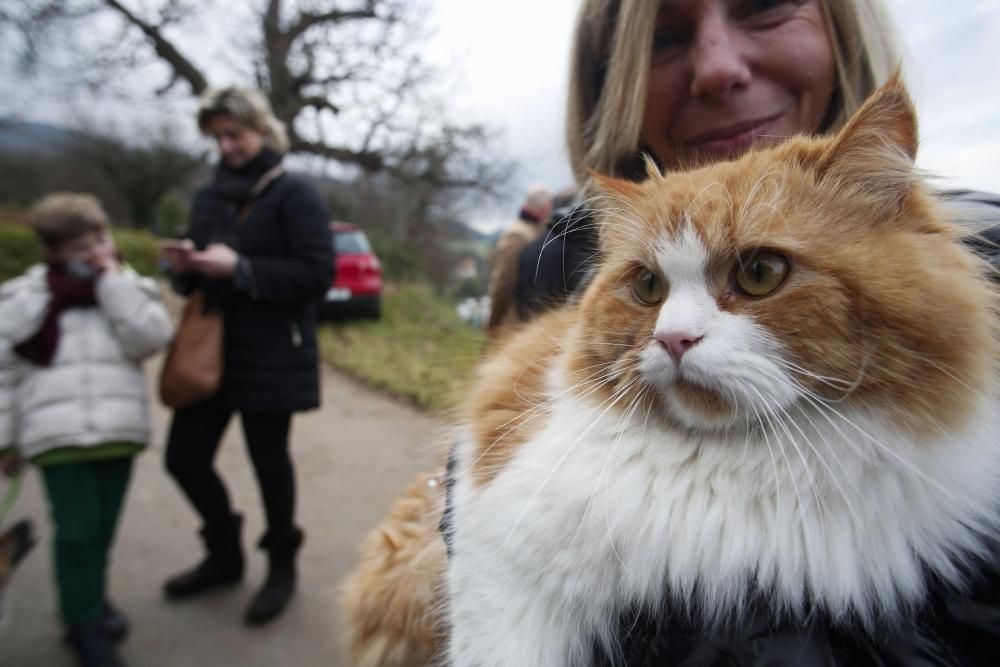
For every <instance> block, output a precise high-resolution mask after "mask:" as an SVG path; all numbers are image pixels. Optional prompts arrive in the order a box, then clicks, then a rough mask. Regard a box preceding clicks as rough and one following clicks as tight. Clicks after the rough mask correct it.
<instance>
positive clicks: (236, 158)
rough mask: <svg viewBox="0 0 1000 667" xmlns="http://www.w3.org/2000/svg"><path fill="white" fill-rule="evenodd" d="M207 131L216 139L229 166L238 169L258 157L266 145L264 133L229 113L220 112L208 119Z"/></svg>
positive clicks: (224, 160)
mask: <svg viewBox="0 0 1000 667" xmlns="http://www.w3.org/2000/svg"><path fill="white" fill-rule="evenodd" d="M205 130H206V133H207V134H209V135H211V136H212V138H213V139H215V144H216V145H217V146H218V147H219V155H220V156H221V157H222V161H223V163H225V165H226V166H227V167H230V168H233V169H238V168H239V167H242V166H243V165H245V164H246V163H247V162H249V161H250V160H252V159H254V158H255V157H257V154H258V153H260V150H261V149H262V148H263V147H264V139H265V137H264V135H263V134H262V133H261V132H258V131H257V130H254V129H251V128H249V127H247V126H246V125H244V124H243V123H241V122H240V121H238V120H236V119H235V118H233V117H232V116H230V115H229V114H225V113H220V114H215V115H214V116H212V117H210V118H209V119H208V122H207V123H206V124H205Z"/></svg>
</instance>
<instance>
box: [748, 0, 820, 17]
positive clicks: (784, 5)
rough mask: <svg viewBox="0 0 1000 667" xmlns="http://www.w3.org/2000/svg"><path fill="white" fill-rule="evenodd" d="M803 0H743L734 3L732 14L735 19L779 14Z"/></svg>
mask: <svg viewBox="0 0 1000 667" xmlns="http://www.w3.org/2000/svg"><path fill="white" fill-rule="evenodd" d="M802 2H803V0H744V1H743V2H739V3H737V5H736V8H735V9H734V10H733V16H734V17H735V18H737V19H752V18H757V17H764V16H768V15H772V14H780V13H781V12H782V11H783V10H787V9H794V8H795V7H797V6H798V5H801V4H802Z"/></svg>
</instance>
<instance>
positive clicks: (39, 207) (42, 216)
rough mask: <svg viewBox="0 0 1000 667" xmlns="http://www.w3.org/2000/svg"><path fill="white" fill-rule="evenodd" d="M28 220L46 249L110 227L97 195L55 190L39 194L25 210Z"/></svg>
mask: <svg viewBox="0 0 1000 667" xmlns="http://www.w3.org/2000/svg"><path fill="white" fill-rule="evenodd" d="M28 223H29V224H30V225H31V227H32V229H34V230H35V233H36V234H37V235H38V238H39V239H41V241H42V243H44V244H45V245H46V246H47V247H49V248H57V247H59V246H60V245H62V244H63V243H66V242H67V241H72V240H73V239H76V238H79V237H81V236H83V235H84V234H88V233H90V232H103V231H105V230H107V229H108V228H109V227H110V226H111V221H110V220H109V219H108V214H107V213H105V212H104V208H103V207H102V206H101V203H100V202H99V201H97V198H96V197H94V196H93V195H88V194H77V193H73V192H56V193H53V194H50V195H46V196H44V197H42V198H41V199H40V200H39V201H38V202H37V203H36V204H35V205H34V206H32V207H31V210H30V211H29V212H28Z"/></svg>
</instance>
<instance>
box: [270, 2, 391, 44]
mask: <svg viewBox="0 0 1000 667" xmlns="http://www.w3.org/2000/svg"><path fill="white" fill-rule="evenodd" d="M373 18H376V15H375V0H368V3H367V6H366V7H365V9H351V10H341V9H334V10H331V11H328V12H315V13H313V12H303V13H302V15H301V16H299V20H298V21H296V22H295V24H294V25H292V27H291V28H289V29H288V32H287V33H286V34H287V35H288V41H289V42H294V41H295V40H296V39H298V38H299V37H301V36H302V34H303V33H305V32H306V31H307V30H309V29H310V28H312V27H313V26H317V25H323V24H325V23H343V22H344V21H355V20H359V19H373Z"/></svg>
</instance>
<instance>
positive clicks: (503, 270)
mask: <svg viewBox="0 0 1000 667" xmlns="http://www.w3.org/2000/svg"><path fill="white" fill-rule="evenodd" d="M551 214H552V194H551V193H550V192H549V191H548V190H547V189H545V188H543V187H534V188H532V189H530V190H529V191H528V194H527V196H526V197H525V198H524V203H523V204H522V205H521V210H520V211H519V212H518V216H517V220H515V221H514V222H512V223H511V224H510V225H508V226H507V228H506V229H505V230H504V231H503V233H502V234H501V235H500V238H499V239H497V243H496V248H495V249H494V251H493V259H492V265H493V266H492V269H491V271H490V286H489V296H490V317H489V320H488V321H487V323H486V331H487V333H488V334H490V335H491V336H496V335H497V334H498V333H499V332H500V330H501V329H503V328H505V327H506V326H507V325H510V324H514V323H517V322H519V321H520V319H521V318H520V314H519V313H518V311H517V309H516V308H515V307H514V288H515V285H516V284H517V271H518V256H519V255H520V253H521V249H522V248H524V247H525V246H526V245H528V244H529V243H531V242H532V241H534V240H535V239H537V238H538V237H539V236H540V235H541V234H542V231H543V230H544V229H545V223H546V222H548V220H549V216H550V215H551Z"/></svg>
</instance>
